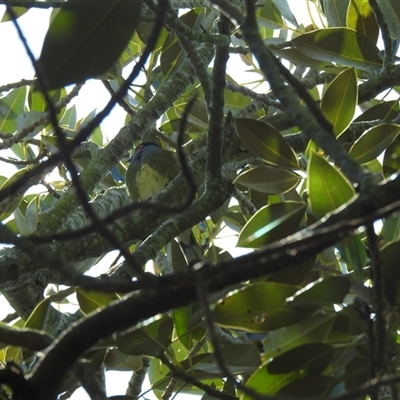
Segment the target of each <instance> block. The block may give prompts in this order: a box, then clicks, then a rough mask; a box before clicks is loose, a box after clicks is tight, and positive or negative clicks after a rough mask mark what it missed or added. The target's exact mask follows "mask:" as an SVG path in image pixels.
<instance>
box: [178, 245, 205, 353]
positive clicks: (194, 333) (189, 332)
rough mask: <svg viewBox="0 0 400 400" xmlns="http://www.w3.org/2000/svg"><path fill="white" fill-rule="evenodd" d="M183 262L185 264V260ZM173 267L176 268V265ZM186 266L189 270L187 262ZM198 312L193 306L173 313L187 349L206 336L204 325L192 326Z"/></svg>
mask: <svg viewBox="0 0 400 400" xmlns="http://www.w3.org/2000/svg"><path fill="white" fill-rule="evenodd" d="M175 243H176V242H175ZM183 261H184V262H185V260H183ZM173 265H174V268H175V263H174V264H173ZM184 265H185V267H186V268H187V263H186V262H185V264H184ZM196 311H198V306H197V307H196V306H195V305H193V304H192V305H190V306H187V307H181V308H176V309H174V310H173V311H172V319H173V321H174V327H175V330H176V334H177V336H178V338H179V340H180V341H181V342H182V344H183V345H184V346H185V347H186V348H187V349H191V348H192V347H193V341H194V340H195V341H199V340H200V339H201V338H202V337H203V336H204V334H205V328H204V325H203V324H202V323H200V326H197V327H193V326H192V325H191V318H192V317H193V313H194V312H196Z"/></svg>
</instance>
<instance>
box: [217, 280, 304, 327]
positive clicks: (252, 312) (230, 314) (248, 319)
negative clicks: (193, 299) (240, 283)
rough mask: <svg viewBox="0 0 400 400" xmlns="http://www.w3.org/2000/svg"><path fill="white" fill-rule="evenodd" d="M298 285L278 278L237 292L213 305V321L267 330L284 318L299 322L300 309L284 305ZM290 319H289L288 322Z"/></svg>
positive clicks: (229, 325)
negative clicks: (280, 281)
mask: <svg viewBox="0 0 400 400" xmlns="http://www.w3.org/2000/svg"><path fill="white" fill-rule="evenodd" d="M296 290H297V287H296V286H292V285H286V284H282V283H276V282H266V283H262V284H254V285H251V286H248V287H246V288H244V289H242V290H239V291H237V292H234V293H233V294H231V295H230V296H228V297H226V298H225V299H223V300H222V301H220V302H219V303H218V304H217V305H216V306H215V308H214V312H213V314H214V321H215V322H216V323H217V324H220V325H222V326H225V327H229V328H235V329H243V330H246V331H249V332H266V331H268V330H270V329H274V328H276V327H277V325H278V324H279V322H281V326H282V325H285V322H288V321H290V322H292V323H293V322H296V319H297V320H298V318H299V316H300V318H301V317H302V314H301V313H297V312H292V311H295V310H290V309H287V308H285V306H284V304H285V301H286V299H287V298H288V297H290V296H292V295H293V294H294V293H295V292H296ZM277 318H281V321H277ZM287 324H288V323H286V325H287Z"/></svg>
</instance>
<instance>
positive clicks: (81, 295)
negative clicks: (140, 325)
mask: <svg viewBox="0 0 400 400" xmlns="http://www.w3.org/2000/svg"><path fill="white" fill-rule="evenodd" d="M90 265H91V266H92V265H93V263H91V264H90ZM76 298H77V300H78V303H79V307H80V309H81V311H82V312H83V313H84V314H89V313H91V312H92V311H95V310H97V309H98V308H101V307H104V306H106V305H107V304H110V303H111V302H112V301H114V300H116V299H117V296H116V295H114V294H110V293H100V292H93V291H88V290H83V289H81V288H77V289H76Z"/></svg>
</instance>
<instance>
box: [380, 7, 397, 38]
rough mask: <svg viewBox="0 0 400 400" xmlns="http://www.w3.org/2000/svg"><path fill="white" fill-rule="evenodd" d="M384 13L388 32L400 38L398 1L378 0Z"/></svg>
mask: <svg viewBox="0 0 400 400" xmlns="http://www.w3.org/2000/svg"><path fill="white" fill-rule="evenodd" d="M378 4H379V6H380V8H381V10H382V13H383V15H384V19H385V22H386V23H387V24H388V25H389V29H390V33H391V34H392V36H393V37H394V38H396V39H397V40H400V3H399V1H398V0H378Z"/></svg>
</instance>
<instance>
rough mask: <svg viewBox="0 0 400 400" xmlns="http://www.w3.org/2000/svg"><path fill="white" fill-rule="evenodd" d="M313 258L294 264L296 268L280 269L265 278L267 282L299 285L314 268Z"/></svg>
mask: <svg viewBox="0 0 400 400" xmlns="http://www.w3.org/2000/svg"><path fill="white" fill-rule="evenodd" d="M314 263H315V257H311V258H308V259H306V260H304V261H301V262H299V263H297V264H296V268H282V270H280V271H275V272H272V273H270V274H269V275H268V276H267V280H268V282H279V283H286V284H289V285H300V284H301V283H302V282H303V281H304V280H305V279H306V277H307V276H308V275H309V273H310V272H311V270H312V268H313V267H314Z"/></svg>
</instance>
